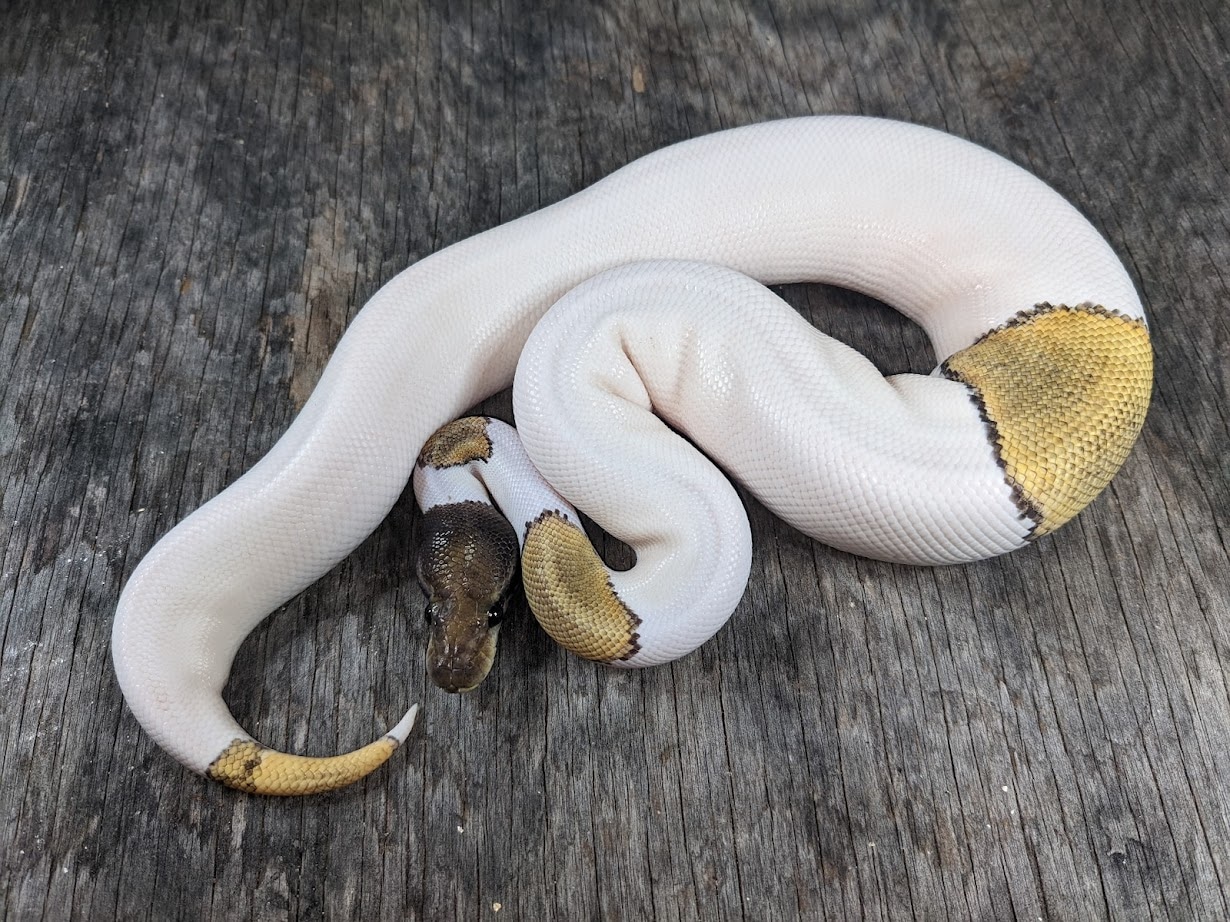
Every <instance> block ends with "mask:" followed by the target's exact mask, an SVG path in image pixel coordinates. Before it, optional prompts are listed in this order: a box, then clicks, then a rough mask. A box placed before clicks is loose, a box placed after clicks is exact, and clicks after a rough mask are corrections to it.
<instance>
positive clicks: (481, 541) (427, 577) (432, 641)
mask: <svg viewBox="0 0 1230 922" xmlns="http://www.w3.org/2000/svg"><path fill="white" fill-rule="evenodd" d="M517 552H518V547H517V534H516V532H515V531H513V528H512V526H511V525H509V524H508V521H507V520H506V519H505V518H504V517H503V516H502V515H500V514H499V512H497V511H496V509H495V507H494V506H490V505H487V504H486V503H478V502H461V503H446V504H442V505H439V506H432V507H431V508H430V509H428V510H427V512H426V513H424V515H423V526H422V539H421V541H420V544H419V548H418V553H417V555H416V557H415V569H416V571H417V572H418V577H419V581H420V582H421V583H422V584H423V588H424V590H425V591H426V592H427V596H428V601H427V608H426V611H425V612H424V614H425V616H426V619H427V623H428V627H429V634H428V640H427V674H428V675H429V676H430V677H431V680H432V681H433V682H434V683H435V684H436V685H438V686H440V688H442V689H444V690H445V691H447V692H461V691H470V690H471V689H473V688H475V687H477V686H478V684H479V683H480V682H482V680H483V679H485V678H486V677H487V673H488V672H489V671H490V669H491V664H492V662H493V661H494V659H495V650H496V641H497V638H498V637H499V627H500V622H501V621H502V620H503V618H504V601H505V597H506V596H507V594H508V587H509V584H510V583H511V582H512V578H513V576H514V575H515V574H516V572H517V556H518V554H517Z"/></svg>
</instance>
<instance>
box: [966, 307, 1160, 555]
mask: <svg viewBox="0 0 1230 922" xmlns="http://www.w3.org/2000/svg"><path fill="white" fill-rule="evenodd" d="M943 371H944V374H945V375H946V376H947V377H949V378H951V379H953V380H955V381H960V382H962V383H964V384H966V385H968V386H969V387H971V388H972V389H973V391H974V394H975V399H976V400H977V402H978V406H979V409H980V410H981V412H982V416H983V419H984V420H985V421H986V422H987V424H988V426H989V427H990V430H991V440H992V444H993V445H994V446H995V452H996V456H997V457H998V459H999V462H1000V464H1001V465H1002V466H1003V468H1004V473H1005V477H1006V479H1007V481H1008V483H1009V484H1010V485H1011V486H1012V490H1013V497H1014V499H1015V500H1016V502H1017V505H1018V506H1019V507H1020V508H1021V511H1022V512H1023V513H1024V514H1025V515H1026V516H1028V517H1029V518H1030V519H1032V520H1033V522H1034V530H1033V536H1034V537H1038V536H1041V535H1045V534H1047V533H1048V532H1051V531H1054V530H1055V529H1056V528H1058V527H1059V526H1060V525H1062V524H1063V523H1064V522H1066V521H1068V520H1069V519H1070V518H1072V517H1073V516H1074V515H1076V514H1077V513H1078V512H1080V511H1081V509H1083V508H1084V507H1085V506H1086V505H1087V504H1088V503H1089V502H1090V501H1091V500H1093V498H1094V497H1095V496H1097V495H1098V494H1099V493H1100V492H1102V489H1103V488H1104V487H1105V486H1106V485H1107V484H1108V483H1110V479H1111V478H1112V477H1113V476H1114V475H1115V472H1116V471H1118V470H1119V467H1120V465H1121V464H1123V462H1124V460H1125V459H1126V458H1127V456H1128V452H1130V451H1131V449H1132V444H1133V443H1134V442H1135V441H1136V437H1137V435H1139V434H1140V429H1141V426H1143V425H1144V420H1145V412H1146V411H1147V410H1148V408H1149V394H1150V391H1151V390H1152V387H1153V352H1152V349H1151V348H1150V345H1149V331H1148V330H1147V329H1146V328H1145V325H1144V323H1143V322H1141V321H1139V320H1132V319H1129V318H1127V317H1123V316H1121V315H1119V314H1116V313H1113V312H1112V311H1108V310H1106V309H1105V308H1103V307H1100V306H1097V305H1093V304H1081V305H1078V306H1076V307H1067V306H1064V305H1060V306H1053V305H1050V304H1040V305H1038V307H1037V308H1036V309H1035V310H1033V311H1029V312H1023V313H1022V314H1021V315H1019V316H1018V317H1017V318H1016V319H1014V320H1012V321H1011V322H1009V323H1008V324H1006V325H1005V326H1003V327H1000V328H999V329H997V330H992V331H991V332H990V333H988V334H987V335H986V336H984V337H983V338H982V339H980V340H979V341H978V342H976V343H974V345H972V346H970V347H969V348H968V349H963V350H961V351H960V352H958V353H957V354H956V355H954V356H952V357H951V358H950V359H948V361H946V362H945V363H944V365H943Z"/></svg>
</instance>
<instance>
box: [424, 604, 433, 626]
mask: <svg viewBox="0 0 1230 922" xmlns="http://www.w3.org/2000/svg"><path fill="white" fill-rule="evenodd" d="M423 620H424V621H426V622H427V623H428V624H431V622H433V621H435V620H436V619H435V617H434V616H433V615H432V613H431V603H430V602H428V603H427V604H426V605H424V606H423Z"/></svg>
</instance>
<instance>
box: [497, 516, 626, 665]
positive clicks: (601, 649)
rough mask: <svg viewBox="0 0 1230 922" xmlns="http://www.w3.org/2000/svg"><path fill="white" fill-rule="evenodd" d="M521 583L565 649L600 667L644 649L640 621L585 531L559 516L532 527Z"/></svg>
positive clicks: (544, 518)
mask: <svg viewBox="0 0 1230 922" xmlns="http://www.w3.org/2000/svg"><path fill="white" fill-rule="evenodd" d="M521 579H522V582H524V584H525V596H526V598H527V599H528V600H529V603H530V608H531V609H532V610H533V612H534V617H536V618H537V619H538V623H539V624H541V625H542V626H543V629H544V630H545V631H546V632H547V633H548V634H550V635H551V637H552V638H553V639H554V640H555V642H556V643H558V644H559V645H560V646H562V647H564V648H565V649H567V650H571V651H572V652H573V653H575V654H576V655H577V656H580V657H584V658H585V659H590V660H596V661H597V662H600V663H611V662H615V661H617V660H625V659H628V658H629V657H630V656H632V655H633V654H635V653H636V652H637V651H638V650H640V642H639V638H638V636H637V633H636V629H637V627H639V626H640V623H641V619H640V618H638V617H637V616H636V615H635V614H633V613H632V611H631V609H629V608H628V606H627V605H625V604H624V603H623V601H622V600H621V599H620V598H619V596H618V595H616V594H615V590H614V589H613V588H612V587H611V582H610V580H609V579H608V578H607V572H606V567H605V566H603V564H602V558H600V557H599V556H598V552H597V551H595V550H594V547H593V545H592V544H590V543H589V538H587V537H586V536H585V532H584V531H582V530H581V529H580V528H578V527H577V526H575V525H573V524H572V523H571V522H569V521H568V520H567V519H565V518H564V517H563V516H561V515H560V514H559V513H558V512H544V513H543V514H542V515H540V516H539V517H538V518H537V519H535V520H534V521H533V522H531V523H530V525H529V528H528V529H527V531H526V535H525V549H524V550H523V551H522V552H521Z"/></svg>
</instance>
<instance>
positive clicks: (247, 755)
mask: <svg viewBox="0 0 1230 922" xmlns="http://www.w3.org/2000/svg"><path fill="white" fill-rule="evenodd" d="M398 745H399V744H398V742H397V740H396V739H394V738H393V737H391V736H383V737H381V738H380V739H378V740H376V741H375V742H374V743H368V744H367V745H366V746H364V747H363V748H362V749H356V750H355V751H354V752H348V753H346V754H345V755H340V756H325V757H321V758H316V757H313V756H292V755H287V754H286V753H284V752H278V751H276V750H274V749H266V748H265V747H264V746H261V745H260V744H259V743H256V742H253V741H252V740H247V739H237V740H235V741H234V742H233V743H231V744H230V745H229V746H227V747H226V749H224V750H222V755H220V756H218V758H216V759H214V760H213V762H211V763H210V765H209V768H208V770H207V771H206V772H205V774H206V775H207V776H208V777H210V778H212V779H213V780H214V781H220V782H221V783H222V784H225V785H226V786H227V787H232V788H236V789H237V790H240V791H246V792H247V793H249V794H269V795H273V796H290V795H295V794H319V793H321V792H323V791H332V790H334V789H335V788H341V787H345V786H346V785H348V784H351V783H352V782H355V781H358V780H359V779H360V778H362V777H363V776H364V775H367V774H369V773H371V772H373V771H375V770H376V769H377V768H379V767H380V766H381V765H383V764H384V763H385V762H386V761H387V760H388V758H389V756H391V755H392V754H393V751H394V750H395V749H396V748H397V747H398Z"/></svg>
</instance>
